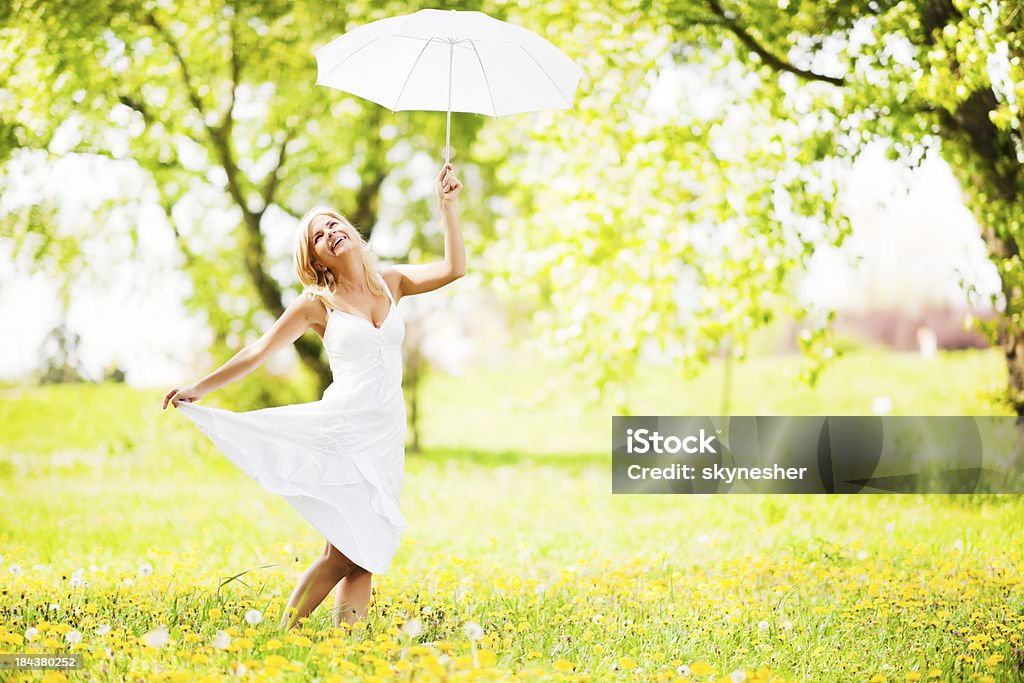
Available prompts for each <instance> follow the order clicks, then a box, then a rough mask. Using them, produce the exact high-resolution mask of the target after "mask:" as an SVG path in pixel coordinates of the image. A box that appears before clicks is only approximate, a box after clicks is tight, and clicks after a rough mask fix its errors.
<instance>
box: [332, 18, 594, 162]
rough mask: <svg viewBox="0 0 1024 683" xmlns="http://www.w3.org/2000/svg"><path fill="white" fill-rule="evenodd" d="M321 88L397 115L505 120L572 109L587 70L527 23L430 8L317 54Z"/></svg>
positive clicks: (360, 31)
mask: <svg viewBox="0 0 1024 683" xmlns="http://www.w3.org/2000/svg"><path fill="white" fill-rule="evenodd" d="M314 56H315V57H316V62H317V81H316V82H317V85H326V86H330V87H332V88H337V89H338V90H344V91H345V92H349V93H352V94H353V95H358V96H359V97H363V98H365V99H368V100H370V101H371V102H376V103H377V104H379V105H381V106H383V107H387V108H388V109H390V110H392V111H406V110H413V109H416V110H426V111H446V112H448V129H449V131H447V132H446V133H445V163H447V162H448V157H449V149H448V148H449V144H448V143H449V134H450V128H451V112H453V111H458V112H468V113H475V114H487V115H490V116H495V117H497V116H504V115H506V114H518V113H522V112H529V111H540V110H542V109H571V108H572V106H573V105H572V103H573V99H574V98H575V95H576V86H577V85H578V83H579V80H580V77H581V76H582V75H583V69H581V68H580V67H579V66H577V65H576V63H575V62H573V61H572V60H571V59H569V57H567V56H566V55H565V54H564V53H563V52H562V51H561V50H559V49H558V48H557V47H555V46H554V45H552V44H551V43H549V42H548V41H547V40H545V39H544V38H541V37H540V36H539V35H537V34H536V33H533V32H532V31H528V30H527V29H525V28H522V27H521V26H516V25H515V24H509V23H507V22H504V21H499V20H497V19H494V18H492V17H489V16H487V15H486V14H484V13H483V12H458V11H455V10H436V9H425V10H420V11H419V12H415V13H414V14H407V15H404V16H399V17H390V18H388V19H381V20H380V21H375V22H372V23H369V24H365V25H363V26H359V27H357V28H355V29H353V30H351V31H349V32H348V33H346V34H345V35H343V36H341V37H339V38H336V39H335V40H333V41H332V42H330V43H328V44H327V45H325V46H324V47H322V48H320V49H319V50H317V51H316V52H315V53H314Z"/></svg>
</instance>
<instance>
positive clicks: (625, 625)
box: [0, 352, 1024, 681]
mask: <svg viewBox="0 0 1024 683" xmlns="http://www.w3.org/2000/svg"><path fill="white" fill-rule="evenodd" d="M797 362H798V361H797V360H796V359H792V358H789V359H787V358H781V359H758V360H754V361H752V362H750V363H747V364H742V365H738V366H737V367H736V369H735V374H734V376H735V383H734V387H735V389H734V396H733V412H734V413H735V414H859V413H870V405H871V401H872V400H873V398H874V397H875V396H877V395H883V394H884V395H888V396H890V397H891V398H892V401H893V406H894V412H895V413H898V414H994V413H996V412H997V410H998V409H997V408H996V407H995V406H994V404H992V403H990V400H991V399H988V398H986V392H989V391H990V390H991V388H992V387H993V386H994V385H995V384H996V383H997V382H998V381H999V379H1000V377H1001V376H1002V373H1003V372H1004V371H1003V368H1002V366H1001V361H1000V359H999V358H998V357H997V355H996V354H994V353H977V352H970V353H962V354H943V355H942V356H940V357H939V358H938V359H936V360H933V361H924V360H923V359H920V358H918V357H915V356H910V355H887V354H882V353H877V352H865V353H857V354H853V355H851V356H850V357H849V358H844V359H842V360H841V361H840V362H839V364H837V365H836V366H835V367H834V368H832V370H830V371H829V373H827V374H826V375H825V376H824V378H823V380H822V382H821V384H820V385H819V387H818V388H817V390H816V391H813V392H812V391H810V390H807V389H805V388H801V387H800V386H798V385H794V384H792V383H790V382H789V381H788V380H786V379H785V378H786V376H787V375H789V374H795V368H796V365H797ZM549 377H554V378H555V379H556V380H557V381H559V383H560V385H561V386H563V387H564V389H563V393H562V394H561V396H559V397H558V399H557V400H556V401H554V402H551V403H548V404H545V405H542V406H538V407H537V408H536V409H534V410H528V409H527V408H525V407H522V406H520V407H516V403H517V402H519V401H525V400H526V399H527V398H528V397H529V394H530V392H531V390H532V389H533V388H534V387H537V386H540V385H542V384H543V383H544V381H546V380H547V379H548V378H549ZM721 377H722V375H721V367H711V368H709V369H708V371H707V372H706V373H705V374H704V375H703V376H702V377H698V378H697V379H695V380H692V381H689V382H686V381H683V380H682V379H679V378H676V377H674V376H673V375H672V374H671V373H667V372H665V371H664V369H657V368H647V369H645V370H644V371H643V373H642V374H641V377H640V378H639V379H638V380H637V381H636V382H635V383H634V384H633V385H632V386H631V394H630V395H631V397H632V401H631V407H632V408H633V412H634V413H636V414H644V413H648V414H712V415H714V414H718V412H719V410H718V407H719V405H720V404H719V401H720V398H721V394H720V388H721V381H720V380H721ZM741 389H742V390H741ZM162 393H163V392H162V390H153V391H139V390H134V389H130V388H127V387H123V386H114V385H108V386H76V387H48V388H45V389H28V390H24V391H23V392H20V393H17V392H14V393H12V392H7V393H6V394H4V396H3V399H2V400H0V436H2V441H0V494H2V495H0V520H2V524H0V556H2V559H0V651H12V652H16V651H25V650H26V649H27V645H25V644H24V643H23V642H18V639H19V638H20V637H21V634H24V632H25V629H26V628H27V627H28V626H30V625H31V626H37V627H38V626H42V628H41V629H40V630H41V631H42V632H43V633H42V637H41V638H40V639H39V640H37V641H36V642H35V644H37V645H40V647H42V648H43V650H45V651H60V650H62V649H64V648H65V647H66V643H65V634H66V632H67V631H68V630H70V629H72V628H74V629H78V630H79V631H80V632H81V633H82V634H83V636H84V637H83V641H82V643H81V644H80V645H77V646H75V648H77V649H80V650H84V651H86V652H90V653H92V654H93V655H94V656H99V655H100V654H101V653H104V652H105V651H106V649H108V648H109V649H110V651H111V653H112V655H113V657H110V658H108V657H101V658H100V659H97V660H95V661H93V660H90V662H89V663H88V664H87V670H88V671H89V672H90V675H91V679H90V680H99V681H107V680H109V681H115V680H124V679H125V678H126V677H127V676H128V674H127V672H128V671H129V670H133V671H135V672H136V674H137V676H138V677H139V679H140V680H182V681H191V680H200V679H201V678H202V677H203V676H209V677H210V680H222V679H223V680H227V679H228V678H230V677H231V676H230V674H229V672H230V671H231V667H232V666H234V665H235V664H236V663H238V662H241V663H244V664H245V665H246V666H247V667H248V668H249V670H250V672H254V673H255V674H257V675H256V676H255V677H254V680H295V681H300V680H302V681H304V680H309V679H310V678H312V677H314V676H319V677H321V679H322V680H324V681H328V680H346V681H347V680H364V681H371V680H394V681H410V680H415V681H421V680H441V678H442V677H441V674H440V673H439V672H440V671H444V672H446V673H445V674H444V675H445V676H446V677H447V680H453V681H455V680H511V679H513V678H518V679H519V680H531V681H532V680H567V679H575V680H596V681H601V680H630V681H635V680H686V679H685V678H682V677H681V676H680V674H679V667H681V666H687V667H692V669H693V670H696V671H700V670H701V669H702V667H704V666H705V665H706V666H707V667H710V670H711V671H712V672H713V673H714V679H713V680H716V681H718V680H723V679H724V680H728V678H727V676H728V675H729V674H730V672H733V671H735V670H743V671H745V672H746V673H747V675H748V680H755V677H756V672H758V671H759V670H762V671H763V670H764V669H768V670H770V671H771V675H772V676H774V675H778V676H781V677H783V678H784V679H785V680H801V681H803V680H806V681H847V680H849V681H867V680H869V679H871V678H872V677H873V676H884V677H885V679H886V680H887V681H903V680H906V677H907V675H908V674H910V675H911V676H913V674H915V673H921V674H922V679H921V680H929V679H928V674H929V673H930V672H933V671H935V670H938V671H939V672H940V673H939V674H938V675H937V677H935V678H932V679H931V680H946V681H959V680H970V679H971V677H972V675H974V674H977V678H976V680H986V679H985V678H983V676H992V679H991V680H998V681H1002V680H1017V679H1019V678H1020V676H1021V674H1022V671H1024V661H1022V654H1024V653H1022V652H1021V647H1022V645H1021V644H1022V642H1024V641H1022V639H1024V582H1022V580H1021V569H1022V568H1024V552H1022V548H1021V540H1020V539H1021V538H1022V537H1024V514H1022V512H1024V503H1021V502H1020V499H1019V497H1017V496H938V495H932V496H923V495H905V496H896V495H891V496H890V495H863V496H814V495H807V496H798V495H789V496H765V495H734V496H728V495H723V496H703V495H702V496H696V495H695V496H612V495H611V494H610V472H609V469H608V466H609V462H608V461H609V457H608V442H609V433H608V432H609V430H610V422H611V421H610V419H609V418H610V415H611V413H610V412H609V409H608V408H606V407H602V406H600V405H597V406H584V405H583V404H582V402H581V401H580V399H579V396H581V395H582V393H583V392H582V389H581V388H580V387H578V386H575V385H574V384H573V383H572V382H571V381H568V380H565V379H564V373H560V372H558V370H557V369H556V368H552V367H550V366H537V365H521V366H518V367H510V368H503V369H491V370H487V371H474V372H473V373H472V374H467V375H465V376H462V377H444V376H433V377H431V378H430V381H429V382H427V383H426V385H425V387H424V397H423V410H424V417H423V432H424V443H425V445H426V446H427V450H426V451H425V452H424V453H423V454H421V455H419V456H415V457H414V456H412V455H410V457H409V458H408V460H407V474H406V479H405V488H404V491H403V499H402V509H403V512H404V514H405V516H406V518H407V519H408V520H409V527H408V528H407V529H406V532H405V534H404V536H403V538H404V542H403V545H402V546H401V548H400V550H399V552H398V555H397V557H396V558H395V561H394V564H393V565H392V570H391V572H389V573H388V574H387V575H384V576H378V577H376V578H375V579H374V590H375V594H374V600H373V603H372V609H371V613H370V615H369V617H368V619H367V620H366V622H365V627H366V628H365V631H360V632H359V633H357V634H349V633H347V632H346V631H343V630H334V629H331V628H330V616H329V614H328V612H327V610H328V609H329V607H330V601H331V600H332V598H331V597H329V598H328V600H327V601H325V605H324V606H321V607H320V608H319V609H318V610H317V611H316V612H314V613H313V615H312V618H311V619H310V620H309V622H307V625H306V628H305V630H304V631H303V634H304V635H305V636H307V637H308V638H309V639H310V640H311V641H312V643H307V642H306V641H303V640H302V639H301V638H294V637H293V638H291V639H286V638H284V637H283V636H281V635H280V634H278V633H275V629H274V626H275V624H276V621H277V615H278V612H277V610H280V608H281V606H282V605H283V603H284V601H285V600H286V599H287V597H288V595H289V594H290V591H291V588H292V587H293V586H294V584H295V581H296V580H297V579H298V576H299V574H300V573H301V572H302V571H303V570H304V569H305V568H306V566H308V564H309V563H310V562H311V561H312V560H313V559H314V558H315V557H316V556H317V555H318V554H319V553H320V552H321V550H322V548H323V538H322V537H321V536H319V534H317V533H316V532H315V531H314V530H313V529H312V528H311V527H310V526H309V525H308V523H306V522H305V521H304V520H303V519H302V518H301V517H299V516H298V515H297V514H296V513H295V512H294V511H293V510H292V509H291V507H290V506H289V505H288V504H287V503H286V502H285V501H284V500H283V499H281V498H279V497H276V496H272V495H269V494H267V493H265V492H264V491H263V490H262V489H261V488H260V487H259V486H258V485H257V484H256V483H255V482H253V481H251V480H250V479H248V478H247V477H245V476H244V475H243V474H242V473H240V472H239V471H237V470H236V469H235V468H234V466H233V465H231V464H230V462H228V461H227V459H226V458H224V457H223V456H222V455H220V454H219V452H218V451H216V449H215V448H213V446H212V445H211V444H210V443H209V442H208V441H207V440H206V439H205V437H203V436H202V435H201V434H199V433H198V430H196V429H195V428H194V427H193V426H192V424H191V423H189V422H188V421H187V420H185V419H184V418H183V417H182V416H180V415H177V414H175V413H174V412H173V411H167V412H161V411H160V410H159V399H160V397H161V396H162ZM211 398H212V397H211ZM506 400H508V401H509V404H508V405H506V404H505V403H504V401H506ZM15 563H16V564H18V565H19V566H20V567H21V568H22V573H21V574H20V575H18V576H14V575H12V574H11V573H10V572H9V568H10V566H11V565H12V564H15ZM143 564H148V565H150V566H152V568H153V573H152V575H151V576H148V577H144V576H140V575H139V573H138V569H139V567H140V566H141V565H143ZM268 565H269V566H268ZM78 568H82V569H83V570H84V571H83V575H84V578H85V579H86V580H87V581H88V585H86V586H84V587H78V588H76V587H72V586H70V585H69V580H70V577H71V575H72V572H74V571H75V570H76V569H78ZM247 570H248V573H247V574H245V575H243V576H242V577H239V579H237V580H233V581H229V582H227V583H225V584H224V585H221V584H222V583H223V582H225V581H226V580H227V579H229V578H230V577H232V576H234V575H237V574H239V573H240V572H245V571H247ZM243 582H244V583H243ZM54 604H56V605H57V607H56V608H53V609H51V605H54ZM211 608H216V609H219V610H221V612H220V613H219V614H218V613H216V612H214V613H213V615H212V616H211V613H210V612H209V610H210V609H211ZM248 609H258V610H260V611H261V612H264V613H265V614H266V618H265V619H264V621H263V622H262V623H260V624H258V625H256V626H250V625H249V624H247V623H246V622H245V621H244V620H243V618H242V615H243V614H244V613H245V611H246V610H248ZM413 617H415V618H418V619H420V620H421V622H422V623H423V629H424V630H423V634H422V635H421V636H419V637H418V638H417V639H416V643H419V644H421V645H423V646H424V647H423V649H422V650H417V649H415V648H410V647H409V645H410V643H409V642H408V640H407V639H404V638H403V637H402V636H401V635H400V631H399V630H398V627H399V626H400V625H401V624H402V623H404V622H405V621H406V620H407V619H410V618H413ZM467 621H475V622H477V623H479V624H480V625H481V626H482V627H483V630H484V634H485V635H484V638H483V639H481V640H480V641H476V642H474V643H470V641H469V640H468V639H467V638H466V635H465V633H464V632H463V629H462V627H463V625H464V624H465V622H467ZM104 623H109V624H110V625H111V627H112V630H111V631H110V632H109V633H108V634H106V635H105V636H100V635H98V634H96V632H95V627H96V626H97V625H98V624H104ZM159 625H167V626H168V628H169V629H170V632H171V637H172V639H173V640H174V641H175V642H173V643H172V644H169V645H167V646H165V648H163V649H162V650H160V651H158V650H156V649H154V648H149V647H145V646H142V645H140V644H139V642H138V636H140V635H142V634H143V633H145V632H146V631H148V630H150V629H153V628H156V627H157V626H159ZM220 630H225V631H227V632H228V633H230V635H231V636H232V643H233V645H232V648H233V649H228V650H220V649H217V648H215V647H212V646H211V644H210V643H211V640H212V639H213V638H214V636H215V634H216V633H217V632H218V631H220ZM273 638H278V639H280V640H281V641H282V645H281V646H280V647H277V648H275V647H274V642H273V641H272V639H273ZM48 639H49V640H48ZM44 646H45V647H44ZM474 653H476V655H475V656H476V658H477V661H476V665H474V659H473V658H474ZM442 655H444V657H448V658H449V660H448V662H447V663H444V660H443V659H439V658H440V657H441V656H442ZM275 657H281V658H283V659H278V658H275ZM102 666H105V667H107V668H106V673H100V672H101V671H102V669H101V668H100V667H102ZM636 667H639V668H640V669H641V671H640V672H639V673H638V672H637V670H636ZM385 673H386V675H384V674H385ZM332 674H333V675H334V676H336V678H331V676H332ZM374 676H380V678H374ZM699 679H700V680H705V681H706V680H708V676H707V675H706V674H705V675H702V676H700V677H699ZM83 680H84V678H83ZM694 680H696V678H694ZM761 680H768V679H767V678H763V679H761Z"/></svg>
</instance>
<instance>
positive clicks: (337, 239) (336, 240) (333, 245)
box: [331, 233, 348, 254]
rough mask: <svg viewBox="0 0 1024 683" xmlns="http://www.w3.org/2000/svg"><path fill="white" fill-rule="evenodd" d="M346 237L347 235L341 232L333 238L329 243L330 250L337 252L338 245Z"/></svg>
mask: <svg viewBox="0 0 1024 683" xmlns="http://www.w3.org/2000/svg"><path fill="white" fill-rule="evenodd" d="M347 239H348V235H346V234H345V233H341V234H340V235H338V236H336V237H335V238H334V241H333V242H332V243H331V251H333V252H334V253H335V254H337V253H338V246H339V245H340V244H341V243H342V242H343V241H344V240H347Z"/></svg>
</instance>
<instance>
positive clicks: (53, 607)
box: [50, 602, 60, 612]
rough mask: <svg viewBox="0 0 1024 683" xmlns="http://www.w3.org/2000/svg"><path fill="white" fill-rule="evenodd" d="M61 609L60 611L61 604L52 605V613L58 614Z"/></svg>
mask: <svg viewBox="0 0 1024 683" xmlns="http://www.w3.org/2000/svg"><path fill="white" fill-rule="evenodd" d="M59 609H60V603H59V602H55V603H53V604H52V605H50V611H51V612H56V611H57V610H59Z"/></svg>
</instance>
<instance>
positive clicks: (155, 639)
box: [142, 626, 171, 648]
mask: <svg viewBox="0 0 1024 683" xmlns="http://www.w3.org/2000/svg"><path fill="white" fill-rule="evenodd" d="M170 639H171V634H170V632H169V631H168V630H167V627H166V626H160V627H158V628H155V629H153V630H152V631H147V632H146V633H144V634H143V635H142V642H143V643H144V644H145V645H146V646H147V647H155V648H161V647H163V646H164V645H166V644H167V641H168V640H170Z"/></svg>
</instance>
